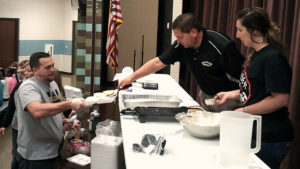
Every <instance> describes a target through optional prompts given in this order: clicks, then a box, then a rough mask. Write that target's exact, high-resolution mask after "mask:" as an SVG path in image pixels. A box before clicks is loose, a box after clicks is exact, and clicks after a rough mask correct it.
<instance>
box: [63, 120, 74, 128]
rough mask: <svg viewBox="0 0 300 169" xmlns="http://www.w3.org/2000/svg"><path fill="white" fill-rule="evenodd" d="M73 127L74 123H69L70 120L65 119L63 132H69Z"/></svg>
mask: <svg viewBox="0 0 300 169" xmlns="http://www.w3.org/2000/svg"><path fill="white" fill-rule="evenodd" d="M72 127H73V123H71V122H69V119H67V118H64V119H63V130H64V131H67V130H69V129H71V128H72Z"/></svg>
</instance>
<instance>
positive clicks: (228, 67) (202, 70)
mask: <svg viewBox="0 0 300 169" xmlns="http://www.w3.org/2000/svg"><path fill="white" fill-rule="evenodd" d="M202 31H203V39H202V43H201V45H200V47H199V48H198V49H196V50H194V49H193V48H184V47H183V46H182V45H181V44H179V43H177V41H175V42H174V43H173V44H172V46H171V47H170V48H169V49H168V50H167V51H166V52H165V53H163V54H162V55H161V56H159V59H160V60H161V61H162V62H163V63H164V64H166V65H167V64H174V63H175V62H176V61H179V62H180V63H181V64H185V65H186V67H187V69H188V70H189V71H190V72H191V74H192V75H193V76H194V78H195V79H196V81H197V83H198V85H199V86H200V88H201V90H202V91H203V92H205V93H206V94H208V95H211V96H213V95H215V94H217V93H218V92H221V91H230V90H235V89H239V85H238V82H234V81H231V80H229V78H228V75H230V76H231V77H234V78H235V79H239V77H240V74H241V71H242V65H243V63H244V57H243V56H242V55H241V54H240V52H238V50H237V49H236V48H235V44H234V42H233V41H232V40H231V39H230V38H229V37H227V36H225V35H223V34H220V33H218V32H215V31H211V30H206V29H202Z"/></svg>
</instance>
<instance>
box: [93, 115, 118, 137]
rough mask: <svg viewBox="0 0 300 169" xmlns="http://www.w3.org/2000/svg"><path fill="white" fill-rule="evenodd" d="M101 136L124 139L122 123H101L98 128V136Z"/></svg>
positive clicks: (107, 121)
mask: <svg viewBox="0 0 300 169" xmlns="http://www.w3.org/2000/svg"><path fill="white" fill-rule="evenodd" d="M100 134H101V135H109V136H116V137H122V131H121V126H120V122H117V121H114V120H110V119H106V120H105V121H102V122H99V123H98V124H97V126H96V136H99V135H100Z"/></svg>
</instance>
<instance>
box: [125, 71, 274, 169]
mask: <svg viewBox="0 0 300 169" xmlns="http://www.w3.org/2000/svg"><path fill="white" fill-rule="evenodd" d="M139 81H142V82H143V81H152V82H156V83H158V84H159V86H158V87H159V89H158V90H145V89H142V88H141V86H140V85H138V84H133V87H132V90H128V91H126V90H123V91H120V93H119V101H120V103H119V107H120V110H122V109H124V105H123V104H122V103H121V101H122V100H121V99H120V98H121V97H122V94H124V93H127V94H128V93H132V94H137V93H143V94H144V93H148V94H155V93H157V94H169V95H170V94H171V95H176V96H178V97H180V98H181V99H182V101H183V103H182V104H181V106H193V105H196V104H197V102H195V101H194V100H193V99H192V98H191V96H189V95H188V94H187V93H186V92H185V91H184V90H183V89H182V88H181V87H180V86H179V85H178V83H177V82H176V81H175V80H174V79H172V78H171V77H170V76H169V75H163V74H151V75H149V76H146V77H144V78H142V79H140V80H139ZM121 127H122V134H123V145H124V154H125V163H126V168H127V169H141V168H143V169H166V168H172V169H176V168H178V169H196V168H197V169H199V168H203V169H219V168H220V169H221V168H228V167H223V166H221V165H220V164H219V163H218V152H219V140H218V138H216V139H199V138H195V137H192V136H190V135H189V134H188V133H187V132H185V131H184V129H183V128H182V126H181V125H180V124H179V123H176V122H146V123H140V122H139V120H138V119H137V117H132V116H124V115H121ZM145 134H155V135H161V136H163V137H165V138H166V140H167V143H166V147H165V154H164V155H163V156H150V155H146V154H143V153H137V152H133V149H132V145H133V144H134V143H138V144H140V141H141V140H142V137H143V135H145ZM250 157H251V158H250V160H249V166H248V169H251V168H253V169H254V168H255V169H258V168H259V169H268V168H269V167H268V166H266V165H265V164H264V163H263V162H262V161H261V160H260V159H259V158H257V156H255V155H254V154H251V156H250ZM231 168H232V167H231Z"/></svg>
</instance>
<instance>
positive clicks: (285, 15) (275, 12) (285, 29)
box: [180, 0, 300, 169]
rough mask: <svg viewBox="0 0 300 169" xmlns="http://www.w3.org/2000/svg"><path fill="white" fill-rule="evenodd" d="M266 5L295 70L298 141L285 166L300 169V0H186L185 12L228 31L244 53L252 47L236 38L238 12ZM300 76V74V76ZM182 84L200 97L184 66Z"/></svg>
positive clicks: (292, 108)
mask: <svg viewBox="0 0 300 169" xmlns="http://www.w3.org/2000/svg"><path fill="white" fill-rule="evenodd" d="M250 7H262V8H264V9H265V10H267V12H268V14H269V16H270V17H271V20H272V21H274V22H275V23H276V24H277V25H278V26H279V27H280V28H281V39H282V42H283V44H284V45H285V47H286V52H287V57H288V59H289V63H290V65H291V67H292V70H293V79H292V87H291V96H290V104H289V111H290V112H291V119H292V121H293V124H294V126H295V135H296V138H295V144H294V146H293V147H292V148H291V150H290V152H289V154H288V155H287V157H286V158H285V160H284V161H283V162H282V166H281V168H282V169H300V160H299V159H298V158H299V157H300V153H299V152H300V114H299V113H300V71H299V69H300V59H299V55H300V10H299V8H300V1H299V0H183V13H186V12H191V13H193V14H194V15H195V16H197V17H198V18H199V20H200V22H201V23H202V26H203V27H205V28H208V29H212V30H216V31H218V32H221V33H225V34H227V35H228V36H229V37H231V38H232V39H233V40H234V41H235V42H236V44H237V47H238V49H240V51H241V53H242V54H243V55H244V56H247V54H249V49H247V48H245V47H244V46H243V45H241V43H240V41H239V40H237V39H236V37H235V33H236V28H235V16H236V14H237V12H238V11H239V10H241V9H243V8H250ZM297 77H298V78H297ZM180 84H181V85H182V86H183V87H184V89H185V90H186V91H187V92H188V93H190V95H191V96H192V97H193V98H194V99H196V100H197V101H199V96H198V92H199V88H198V86H197V84H196V82H195V81H194V79H193V78H192V77H191V75H190V73H189V72H188V71H187V70H186V68H185V66H184V65H181V67H180Z"/></svg>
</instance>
